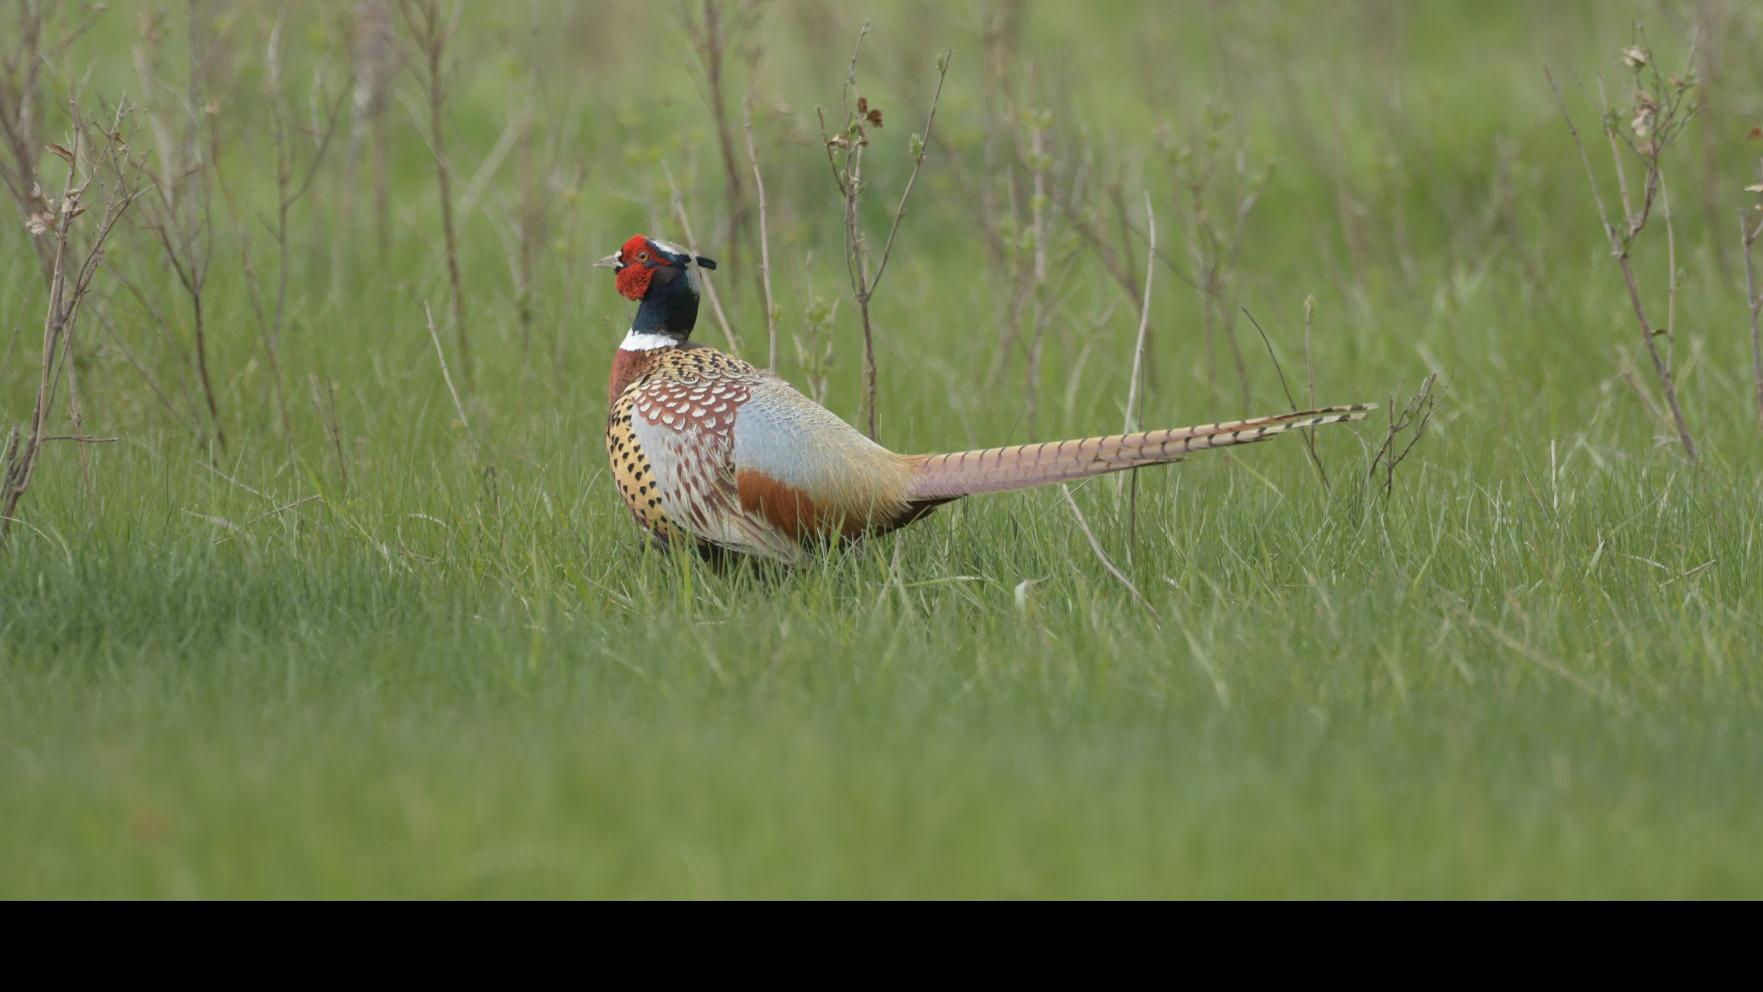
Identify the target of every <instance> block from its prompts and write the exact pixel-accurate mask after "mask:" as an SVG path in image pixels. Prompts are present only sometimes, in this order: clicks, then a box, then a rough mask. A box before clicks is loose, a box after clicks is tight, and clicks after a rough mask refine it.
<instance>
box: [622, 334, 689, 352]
mask: <svg viewBox="0 0 1763 992" xmlns="http://www.w3.org/2000/svg"><path fill="white" fill-rule="evenodd" d="M677 344H679V342H678V341H677V340H675V339H673V338H671V337H668V336H667V335H665V334H649V333H646V332H644V331H629V332H626V334H625V336H624V341H623V342H621V343H620V344H619V346H618V348H619V350H620V351H654V350H655V349H656V348H672V347H673V346H675V345H677Z"/></svg>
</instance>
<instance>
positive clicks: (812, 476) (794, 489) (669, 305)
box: [596, 234, 1370, 564]
mask: <svg viewBox="0 0 1763 992" xmlns="http://www.w3.org/2000/svg"><path fill="white" fill-rule="evenodd" d="M596 264H597V265H599V266H601V267H604V268H610V269H612V270H614V272H616V274H617V285H618V292H619V293H620V294H621V295H623V296H624V297H625V298H627V299H630V300H635V301H638V303H639V306H638V307H637V316H636V319H635V320H634V321H632V322H631V327H630V332H629V333H628V334H627V335H625V339H624V342H623V344H622V345H620V347H619V350H618V354H617V356H616V357H615V358H614V359H613V360H612V381H611V383H610V385H609V387H608V391H607V396H608V399H609V400H610V405H611V410H610V414H609V416H608V418H607V424H606V453H607V454H608V455H609V456H611V459H612V476H613V480H614V481H615V482H616V483H617V484H618V489H619V493H620V494H621V495H623V496H624V501H625V505H627V506H629V507H630V510H631V513H632V515H634V516H635V517H636V521H637V523H638V524H639V525H641V526H642V527H644V528H645V529H647V530H648V531H649V532H650V533H652V534H653V535H655V536H656V537H657V538H658V539H660V540H661V541H663V542H667V541H672V540H674V539H676V538H677V539H680V540H689V541H692V542H693V543H694V544H695V545H696V546H697V547H698V549H699V550H702V551H706V552H714V551H718V550H725V551H735V552H740V553H744V554H749V555H757V556H761V557H765V558H773V559H777V560H779V561H783V562H787V563H790V564H800V563H801V562H803V561H805V560H806V559H807V549H808V548H809V547H811V546H813V545H815V544H816V543H817V542H820V541H824V540H825V539H827V538H833V539H851V538H857V537H862V536H866V535H873V534H881V533H885V532H887V531H890V530H893V529H894V528H896V527H900V526H902V525H904V524H908V523H911V522H912V521H914V520H917V519H918V518H919V517H922V516H924V515H925V514H926V513H928V512H930V511H931V510H932V509H933V508H935V507H937V506H940V505H941V504H943V503H947V502H949V501H951V500H956V499H960V498H961V497H963V496H969V495H973V494H975V493H989V492H1002V491H1005V490H1009V489H1024V488H1027V487H1029V486H1039V485H1044V484H1046V483H1050V482H1064V481H1069V480H1072V479H1081V478H1084V477H1085V476H1091V475H1100V474H1102V473H1105V472H1118V471H1121V470H1122V469H1129V468H1137V467H1140V466H1145V465H1159V464H1164V463H1168V462H1174V461H1179V460H1180V459H1181V458H1182V456H1183V455H1186V454H1187V453H1188V452H1190V451H1199V450H1202V449H1205V448H1222V447H1226V446H1229V445H1235V444H1247V443H1250V442H1254V441H1264V440H1266V439H1268V438H1270V437H1273V436H1275V435H1277V434H1282V433H1284V432H1286V431H1290V430H1295V429H1297V428H1302V427H1315V426H1318V425H1321V424H1336V423H1342V422H1345V421H1351V420H1360V419H1363V418H1364V416H1365V413H1366V411H1367V410H1369V409H1370V406H1369V405H1355V406H1335V407H1325V408H1322V409H1318V410H1305V411H1302V412H1297V413H1285V414H1277V415H1275V416H1271V417H1256V418H1254V419H1251V420H1237V421H1232V422H1229V423H1222V424H1206V425H1203V426H1200V427H1182V428H1176V429H1173V430H1161V431H1142V432H1140V433H1136V434H1115V435H1110V436H1107V437H1092V438H1084V439H1081V440H1072V441H1055V442H1050V443H1046V444H1021V445H1014V446H1011V447H1006V448H986V449H984V450H981V451H960V452H953V453H950V454H936V455H897V454H895V453H894V452H892V451H889V450H888V449H886V448H884V447H882V446H881V445H879V444H876V443H875V442H874V441H871V440H870V439H869V438H867V437H864V436H863V435H862V434H861V433H859V432H858V431H857V430H856V429H855V428H853V427H851V426H850V425H849V424H847V423H845V422H844V421H843V420H840V419H839V418H838V417H837V416H835V415H834V414H833V413H832V412H831V411H829V410H827V409H826V408H825V407H822V406H820V405H819V404H817V403H815V402H814V401H813V400H810V399H809V398H808V397H806V396H803V395H802V394H801V393H799V392H797V391H796V390H795V389H793V388H791V387H790V385H789V383H786V382H785V381H783V380H782V379H780V378H778V377H777V376H776V375H774V374H772V373H770V372H767V371H764V370H762V369H758V368H755V367H754V366H752V365H749V364H748V363H746V362H744V361H741V360H740V359H739V358H735V357H734V356H732V355H728V354H724V353H723V352H720V351H717V350H716V349H714V348H710V347H706V346H704V345H699V344H692V343H689V342H688V340H687V339H688V338H689V337H690V335H691V333H692V327H693V325H694V324H695V323H696V322H697V318H698V294H699V284H700V277H699V274H698V270H699V269H700V268H705V269H714V268H715V267H716V263H715V262H713V261H711V260H710V259H708V258H704V257H702V256H694V255H692V254H691V253H690V252H688V251H686V250H685V249H683V248H679V247H677V246H675V245H671V244H668V243H667V242H665V241H657V240H654V239H651V238H647V237H644V236H642V235H640V234H639V235H637V236H635V237H633V238H631V239H630V240H629V241H627V242H625V244H624V247H623V248H621V249H619V250H618V251H616V252H614V253H613V254H611V255H608V256H607V257H605V258H603V259H601V260H600V261H599V262H598V263H596Z"/></svg>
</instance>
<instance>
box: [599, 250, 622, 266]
mask: <svg viewBox="0 0 1763 992" xmlns="http://www.w3.org/2000/svg"><path fill="white" fill-rule="evenodd" d="M594 268H596V269H612V270H614V271H617V270H618V269H622V268H624V252H622V251H615V252H613V253H612V254H610V255H607V256H606V257H605V258H602V259H600V260H599V261H598V262H595V263H594Z"/></svg>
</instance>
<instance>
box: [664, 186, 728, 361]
mask: <svg viewBox="0 0 1763 992" xmlns="http://www.w3.org/2000/svg"><path fill="white" fill-rule="evenodd" d="M661 171H662V172H663V173H665V174H666V175H667V188H668V189H669V190H670V191H671V192H672V194H673V216H674V219H675V220H678V221H679V225H680V228H681V231H682V232H683V233H684V234H685V236H686V250H687V251H690V252H691V253H692V255H693V256H696V255H697V254H698V238H697V235H695V234H693V233H692V221H691V218H689V217H687V216H686V205H685V202H684V201H683V200H681V199H680V195H679V185H678V184H677V183H675V182H674V181H673V170H672V169H670V168H668V167H667V163H666V162H663V163H661ZM698 278H699V279H700V280H702V281H703V285H704V295H705V296H706V297H707V298H709V300H710V312H711V313H714V314H715V315H716V323H717V325H718V326H719V327H721V328H722V336H723V338H724V339H725V340H727V341H728V350H729V351H731V352H733V353H734V354H736V355H739V354H740V353H741V342H740V339H739V338H736V337H735V329H734V328H733V327H730V326H729V322H728V315H727V314H725V313H723V312H722V298H721V297H719V296H717V295H716V285H715V284H714V283H712V282H711V281H710V273H708V272H705V271H703V270H702V269H700V270H699V271H698Z"/></svg>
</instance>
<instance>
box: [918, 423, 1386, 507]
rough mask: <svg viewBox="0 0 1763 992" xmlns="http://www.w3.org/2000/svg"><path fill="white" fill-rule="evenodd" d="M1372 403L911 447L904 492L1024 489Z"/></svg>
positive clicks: (1249, 438)
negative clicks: (1119, 430)
mask: <svg viewBox="0 0 1763 992" xmlns="http://www.w3.org/2000/svg"><path fill="white" fill-rule="evenodd" d="M1374 408H1375V404H1371V403H1356V404H1354V405H1352V406H1329V407H1323V408H1321V409H1318V410H1301V411H1298V412H1296V413H1282V414H1277V415H1275V416H1272V417H1256V418H1254V419H1252V420H1233V421H1231V422H1229V423H1224V424H1202V425H1201V426H1199V427H1177V428H1174V429H1172V430H1163V431H1141V432H1139V433H1137V434H1111V435H1109V436H1107V437H1089V438H1084V439H1082V440H1077V441H1049V442H1047V443H1044V444H1018V445H1014V446H1012V447H1008V448H986V449H983V450H980V451H955V452H950V453H948V454H944V455H917V456H915V457H914V458H913V459H912V462H913V483H912V490H911V497H910V498H911V499H914V500H931V499H934V500H947V499H955V498H957V497H960V496H968V495H971V494H974V493H996V492H1004V491H1006V490H1010V489H1027V488H1028V487H1030V486H1041V485H1046V484H1047V483H1050V482H1069V481H1071V480H1072V479H1082V478H1085V477H1087V476H1092V475H1102V474H1103V473H1106V472H1119V471H1121V470H1123V469H1129V468H1139V467H1142V466H1145V465H1162V464H1165V463H1167V462H1174V461H1180V460H1181V458H1182V456H1183V455H1186V454H1187V453H1188V452H1190V451H1203V450H1205V449H1207V448H1225V447H1229V446H1231V445H1233V444H1252V443H1254V442H1256V441H1265V440H1267V439H1268V438H1270V437H1275V436H1277V435H1279V434H1284V433H1285V432H1287V431H1292V430H1299V429H1302V428H1305V427H1320V426H1322V425H1324V424H1341V423H1347V422H1350V421H1354V420H1364V419H1365V416H1366V414H1367V413H1369V412H1370V411H1371V410H1372V409H1374Z"/></svg>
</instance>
